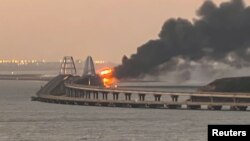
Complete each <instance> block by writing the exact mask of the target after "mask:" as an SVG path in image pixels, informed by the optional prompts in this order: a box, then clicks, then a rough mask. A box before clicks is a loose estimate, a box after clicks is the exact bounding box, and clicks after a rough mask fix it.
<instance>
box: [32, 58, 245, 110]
mask: <svg viewBox="0 0 250 141" xmlns="http://www.w3.org/2000/svg"><path fill="white" fill-rule="evenodd" d="M32 100H36V101H42V102H49V103H60V104H75V105H89V106H111V107H134V108H161V109H164V108H169V109H184V108H185V109H209V110H221V109H225V108H226V107H228V109H230V110H249V109H248V107H249V106H250V93H225V92H165V91H152V90H151V91H149V90H143V89H141V90H139V89H136V90H135V89H129V88H120V87H119V88H105V87H104V86H103V85H102V83H101V80H100V78H99V77H98V75H97V74H96V73H95V68H94V63H93V60H92V58H91V57H90V56H88V57H87V59H86V61H85V68H84V73H83V75H82V76H77V75H76V68H75V65H74V60H73V57H70V56H68V57H64V59H63V61H62V67H61V70H60V74H59V75H58V76H57V77H55V78H53V79H52V80H51V81H49V82H48V83H47V84H46V85H45V86H43V87H42V88H41V89H40V90H39V91H38V92H37V96H34V97H32ZM204 107H205V108H204Z"/></svg>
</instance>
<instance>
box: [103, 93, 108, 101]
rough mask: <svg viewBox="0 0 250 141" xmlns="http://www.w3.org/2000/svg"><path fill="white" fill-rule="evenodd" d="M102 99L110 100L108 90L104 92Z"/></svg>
mask: <svg viewBox="0 0 250 141" xmlns="http://www.w3.org/2000/svg"><path fill="white" fill-rule="evenodd" d="M102 99H103V100H108V92H102Z"/></svg>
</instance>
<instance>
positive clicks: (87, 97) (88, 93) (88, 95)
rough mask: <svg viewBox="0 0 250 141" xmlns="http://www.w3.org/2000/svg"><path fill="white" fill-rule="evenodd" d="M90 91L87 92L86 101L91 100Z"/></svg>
mask: <svg viewBox="0 0 250 141" xmlns="http://www.w3.org/2000/svg"><path fill="white" fill-rule="evenodd" d="M90 93H91V92H90V91H86V99H90Z"/></svg>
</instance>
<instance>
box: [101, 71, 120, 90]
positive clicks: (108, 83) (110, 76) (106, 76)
mask: <svg viewBox="0 0 250 141" xmlns="http://www.w3.org/2000/svg"><path fill="white" fill-rule="evenodd" d="M99 75H100V77H101V78H102V81H103V84H104V86H105V87H106V88H110V87H115V86H116V83H117V79H116V78H115V77H114V71H113V69H112V68H102V69H101V71H100V73H99Z"/></svg>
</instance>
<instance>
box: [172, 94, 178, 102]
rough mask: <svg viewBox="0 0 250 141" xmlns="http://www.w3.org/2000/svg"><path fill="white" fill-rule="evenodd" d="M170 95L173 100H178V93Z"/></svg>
mask: <svg viewBox="0 0 250 141" xmlns="http://www.w3.org/2000/svg"><path fill="white" fill-rule="evenodd" d="M170 96H171V98H172V101H173V102H177V101H178V98H179V96H178V95H170Z"/></svg>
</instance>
